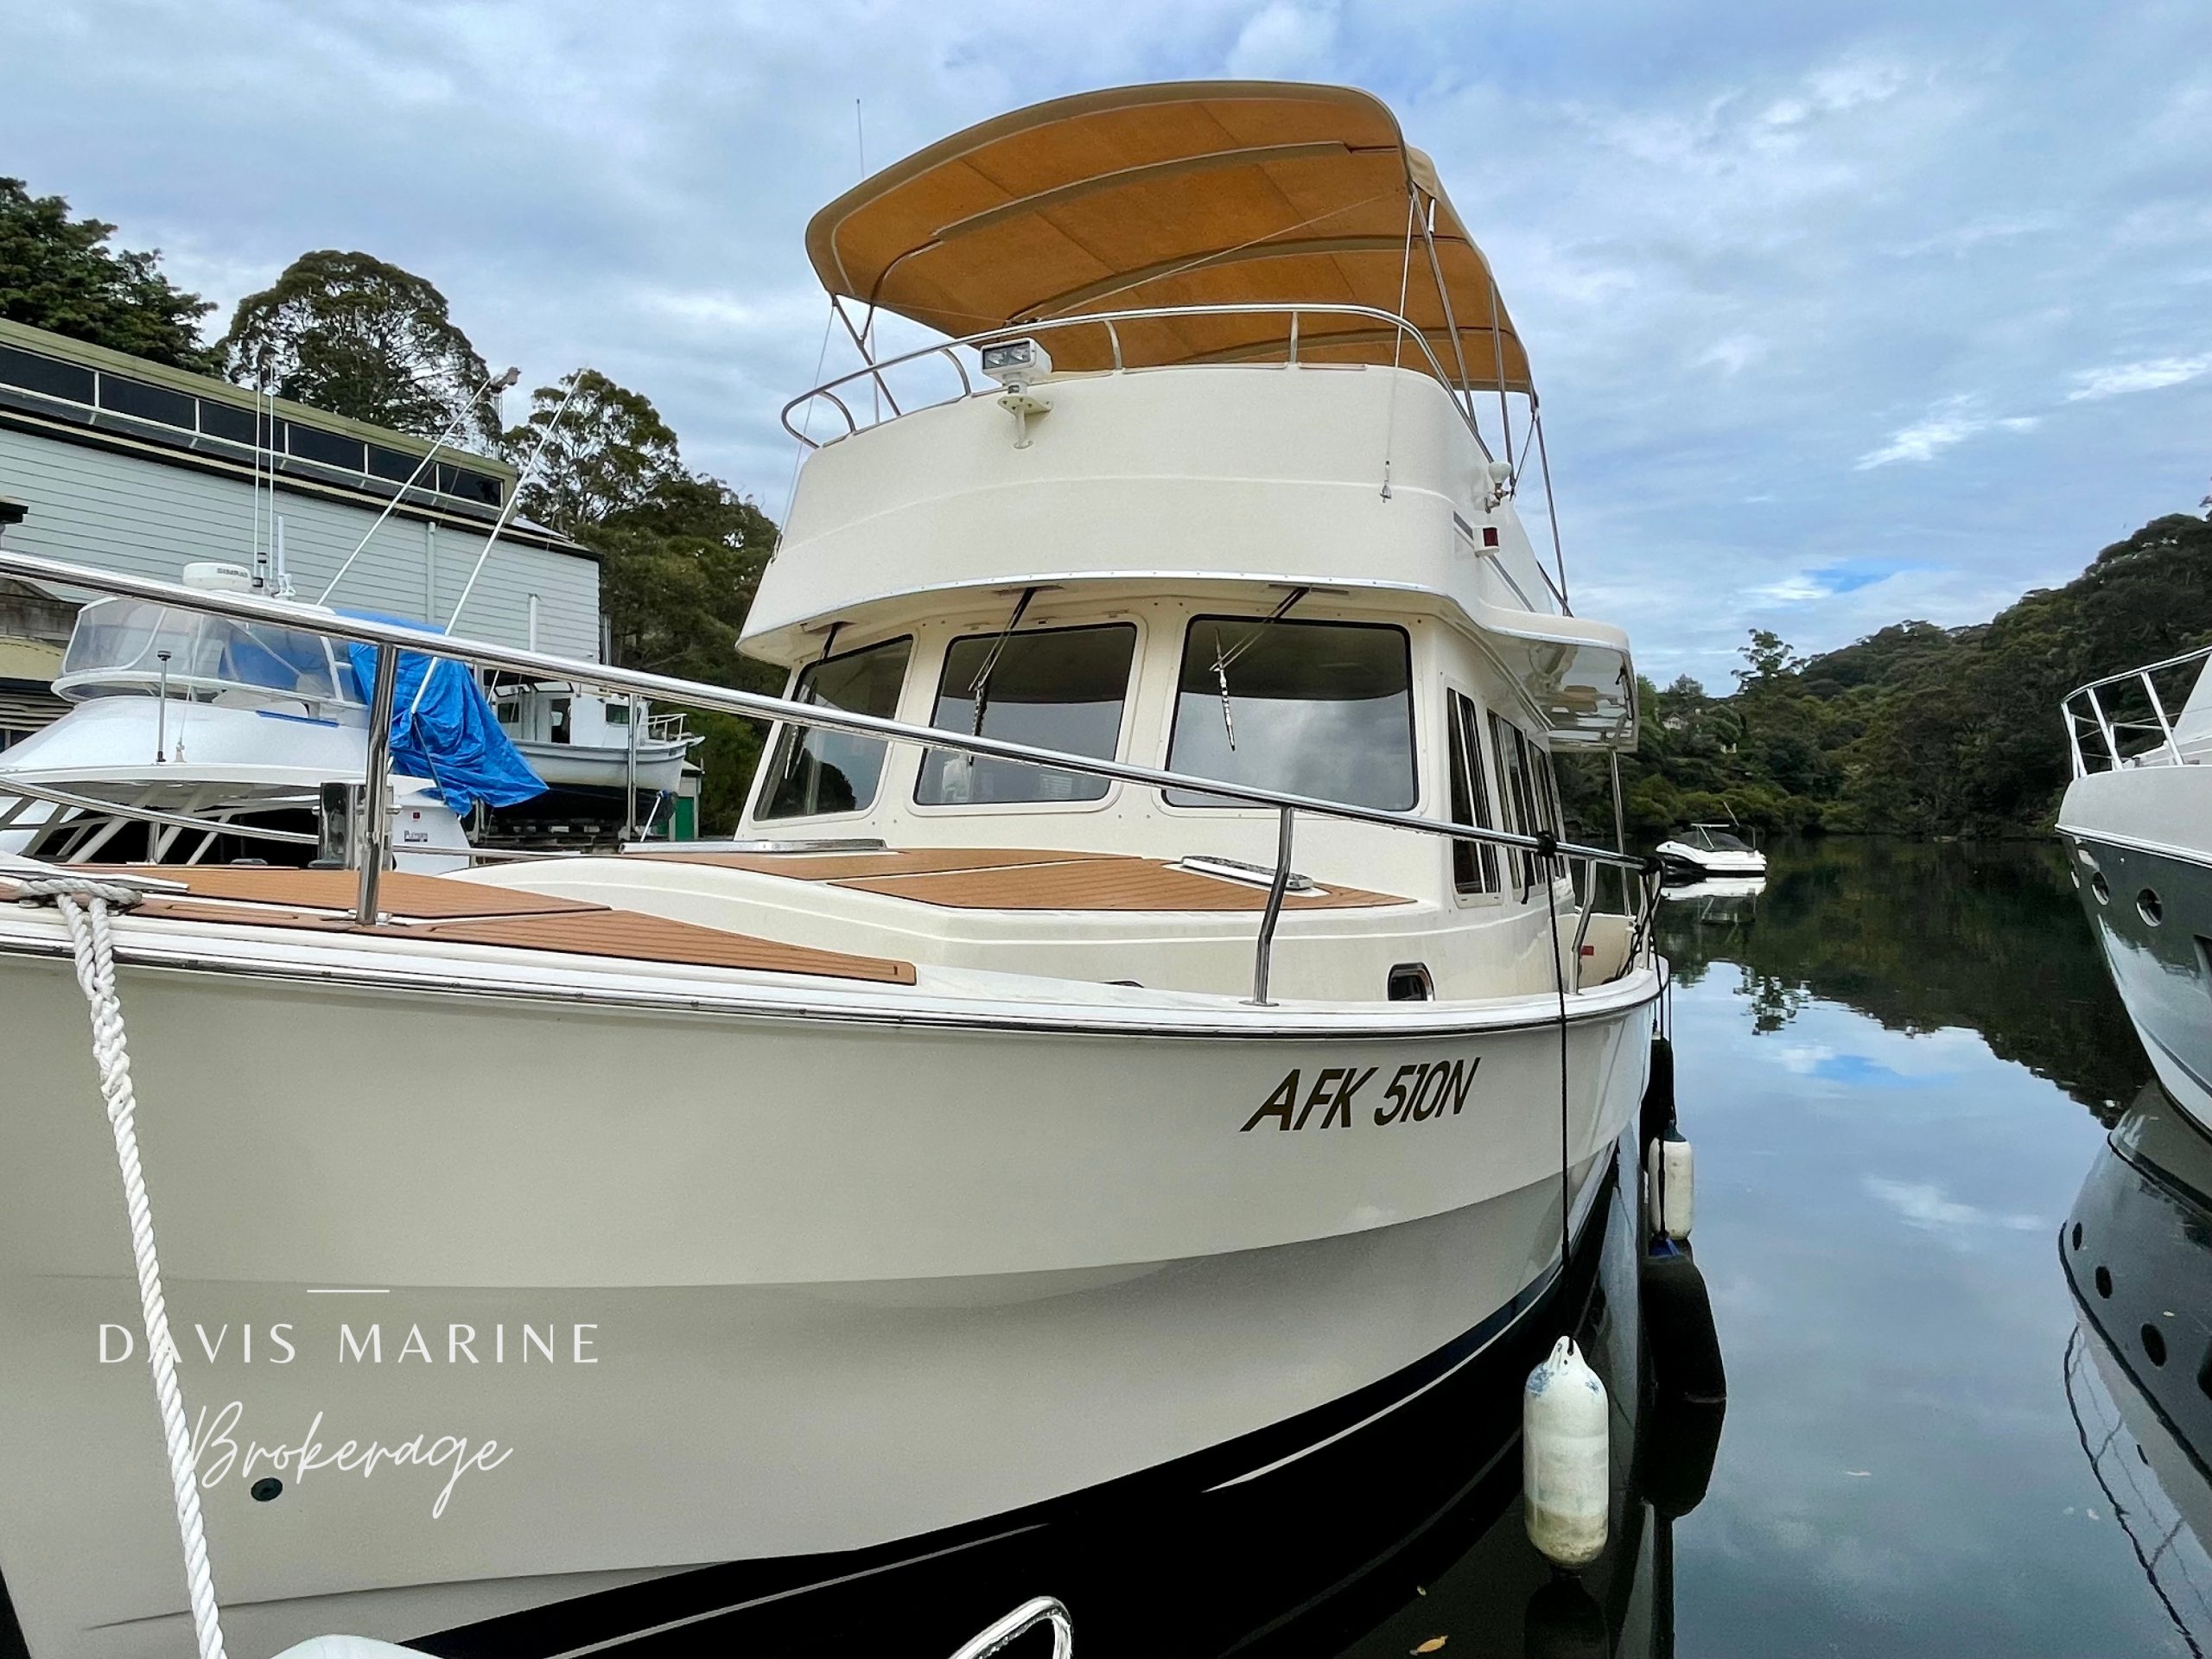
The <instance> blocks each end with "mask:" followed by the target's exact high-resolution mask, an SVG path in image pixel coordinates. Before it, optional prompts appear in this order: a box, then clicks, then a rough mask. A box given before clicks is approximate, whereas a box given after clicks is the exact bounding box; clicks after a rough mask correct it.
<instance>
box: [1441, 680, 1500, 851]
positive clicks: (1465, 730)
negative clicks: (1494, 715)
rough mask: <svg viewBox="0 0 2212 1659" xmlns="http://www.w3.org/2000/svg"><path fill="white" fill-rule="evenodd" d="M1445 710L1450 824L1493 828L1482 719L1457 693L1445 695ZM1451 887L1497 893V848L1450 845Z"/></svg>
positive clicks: (1463, 843)
mask: <svg viewBox="0 0 2212 1659" xmlns="http://www.w3.org/2000/svg"><path fill="white" fill-rule="evenodd" d="M1444 709H1445V719H1446V726H1447V727H1448V728H1449V731H1448V735H1449V738H1450V741H1451V746H1452V822H1453V823H1471V824H1473V825H1474V826H1475V827H1476V828H1477V829H1495V828H1496V827H1497V826H1496V825H1495V824H1494V823H1492V822H1491V816H1490V789H1489V785H1488V783H1487V781H1486V780H1485V779H1484V776H1483V772H1484V767H1483V728H1482V717H1481V715H1478V714H1477V713H1476V712H1475V705H1474V703H1473V702H1471V700H1469V699H1468V698H1466V697H1463V696H1460V695H1459V693H1458V692H1457V691H1447V692H1446V693H1445V694H1444ZM1452 886H1453V887H1456V888H1457V889H1459V891H1460V892H1461V893H1496V892H1497V848H1495V847H1493V846H1491V844H1490V843H1489V842H1486V841H1455V842H1452Z"/></svg>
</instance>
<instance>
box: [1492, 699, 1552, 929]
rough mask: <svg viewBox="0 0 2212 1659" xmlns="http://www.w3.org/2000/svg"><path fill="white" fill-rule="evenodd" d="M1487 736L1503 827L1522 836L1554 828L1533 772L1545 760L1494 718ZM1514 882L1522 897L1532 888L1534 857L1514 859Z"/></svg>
mask: <svg viewBox="0 0 2212 1659" xmlns="http://www.w3.org/2000/svg"><path fill="white" fill-rule="evenodd" d="M1490 732H1491V740H1492V741H1493V742H1494V744H1495V745H1496V747H1497V769H1498V797H1499V802H1500V804H1502V805H1503V808H1504V810H1505V827H1506V828H1507V829H1510V830H1512V831H1513V832H1514V833H1515V834H1516V835H1522V836H1533V835H1535V833H1536V832H1537V831H1538V830H1539V829H1551V828H1553V823H1552V814H1551V812H1550V811H1549V810H1547V808H1546V806H1545V804H1544V796H1543V793H1542V790H1543V787H1544V786H1543V785H1542V784H1541V782H1539V781H1538V777H1537V769H1536V763H1537V760H1539V759H1540V758H1541V759H1548V757H1546V756H1544V755H1543V752H1542V751H1541V749H1538V748H1536V747H1535V745H1533V744H1531V743H1530V742H1529V738H1528V734H1526V733H1524V732H1523V731H1522V729H1521V728H1519V727H1518V726H1516V725H1515V724H1514V723H1513V722H1512V721H1510V720H1506V719H1504V718H1503V717H1502V716H1500V715H1497V714H1492V715H1491V717H1490ZM1513 880H1514V884H1515V885H1516V886H1517V887H1519V888H1520V889H1521V891H1522V893H1524V894H1525V893H1527V892H1528V891H1529V888H1530V887H1534V886H1535V882H1536V856H1535V854H1534V853H1516V854H1514V855H1513Z"/></svg>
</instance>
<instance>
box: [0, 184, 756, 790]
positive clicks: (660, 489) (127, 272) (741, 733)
mask: <svg viewBox="0 0 2212 1659" xmlns="http://www.w3.org/2000/svg"><path fill="white" fill-rule="evenodd" d="M115 228H116V227H115V226H112V225H110V224H106V223H105V222H103V221H101V220H99V219H91V218H79V217H77V216H75V215H74V214H73V213H72V211H71V209H70V207H69V204H68V203H67V201H66V200H63V199H62V198H61V197H60V196H35V195H33V194H31V192H30V190H29V187H28V186H27V185H26V184H25V183H24V181H22V180H20V179H10V178H0V316H4V317H6V318H8V319H9V320H10V321H16V322H22V323H28V324H29V325H30V326H31V327H37V328H45V329H48V330H50V331H52V332H53V333H55V334H67V335H68V336H70V337H71V338H73V339H76V340H86V341H89V342H91V343H92V344H94V345H99V346H109V347H111V348H112V349H114V350H116V351H120V352H128V353H130V354H132V355H133V356H136V357H143V358H147V359H151V360H152V361H154V362H157V363H166V364H169V365H172V366H174V367H176V368H181V369H187V370H190V371H192V372H195V373H200V374H215V375H221V376H224V377H226V378H230V379H232V380H235V381H237V382H238V384H240V385H252V386H258V387H261V388H264V389H265V390H267V391H271V392H274V393H276V394H277V396H278V397H289V398H291V399H293V400H295V401H296V402H299V403H302V404H309V405H311V406H312V407H314V408H316V409H322V410H329V411H330V412H331V413H333V414H337V415H346V416H352V417H353V418H354V419H356V420H362V421H367V422H370V423H373V424H375V425H378V426H382V427H387V428H389V429H392V430H394V431H398V432H408V433H412V434H414V435H416V436H419V437H424V438H436V437H438V436H440V435H443V434H446V433H448V431H452V432H454V434H455V435H454V438H453V439H451V440H450V441H451V442H459V443H461V444H462V445H464V446H466V447H467V448H474V449H477V450H480V451H483V452H486V453H489V454H496V455H499V456H500V457H502V458H503V459H505V460H507V461H511V462H512V463H514V464H515V465H517V466H518V467H519V466H521V465H523V464H524V462H526V461H529V460H530V458H531V457H532V456H533V455H535V456H536V457H537V462H536V465H535V466H534V467H532V468H531V472H530V475H529V477H528V479H527V480H526V481H525V483H524V486H523V490H522V494H521V500H520V502H519V503H518V509H519V511H520V512H522V513H523V514H524V516H526V517H528V518H531V519H534V520H536V521H537V523H539V524H543V525H545V526H546V527H548V528H549V529H551V530H555V531H559V532H560V533H561V534H563V535H564V536H568V537H573V538H574V539H575V540H576V541H577V542H579V543H582V544H583V545H584V546H586V547H588V548H589V549H591V550H592V551H594V553H596V554H598V555H599V557H600V607H601V614H602V616H603V617H604V618H605V620H606V623H607V632H608V639H609V645H610V648H611V657H612V660H613V662H615V663H617V664H620V665H622V666H624V667H627V668H637V669H644V670H646V671H651V672H654V673H662V674H673V675H677V676H681V677H684V678H687V679H694V680H703V681H706V682H708V683H712V684H716V685H728V686H734V687H738V688H740V689H742V690H754V691H778V690H781V689H782V686H783V676H782V674H781V672H780V671H778V670H775V669H772V668H770V667H768V666H767V665H766V664H760V663H755V662H752V661H749V660H748V659H747V658H743V657H741V656H740V655H739V654H738V651H737V636H738V631H739V629H740V628H741V626H743V625H744V621H745V615H746V613H747V610H748V609H749V608H750V607H751V606H752V602H753V592H754V589H755V588H757V587H758V585H759V582H760V572H761V569H762V568H763V567H764V566H765V565H766V563H767V559H768V555H769V553H770V552H771V550H772V549H773V547H774V544H775V539H776V526H775V524H773V523H772V521H771V520H770V519H769V518H768V516H767V514H766V513H765V512H762V511H761V510H760V507H759V505H756V504H755V503H754V502H753V500H752V499H751V498H750V497H748V496H747V495H745V494H743V493H741V492H740V491H738V490H736V489H734V488H733V487H731V486H729V485H728V483H726V482H724V481H723V480H721V479H719V478H715V477H714V476H712V475H711V474H707V473H703V472H698V471H695V470H693V469H691V468H690V467H687V466H686V465H685V464H684V462H683V456H682V454H681V451H680V448H679V445H678V442H677V435H676V433H675V432H674V431H673V430H672V429H671V428H670V426H669V425H668V423H666V422H665V421H664V420H663V419H662V418H661V416H660V413H659V411H658V410H656V409H655V408H654V407H653V405H652V401H651V400H650V399H649V398H647V397H645V395H644V394H643V393H641V392H638V391H632V390H630V389H629V388H627V387H626V386H622V385H617V384H616V383H615V382H614V381H613V380H611V379H609V378H607V376H605V375H603V374H601V373H600V372H597V371H596V370H594V369H589V368H579V369H576V370H575V371H573V372H570V373H569V374H567V375H565V376H563V377H562V378H561V379H560V380H558V381H557V382H556V383H555V384H553V385H544V386H540V387H538V388H537V390H536V391H533V392H532V393H531V397H530V404H529V408H528V410H527V411H526V412H525V413H524V415H523V416H522V418H521V419H520V420H519V421H518V422H517V423H515V424H514V425H512V426H510V427H503V426H502V425H501V424H500V422H499V405H498V404H497V401H496V400H495V399H494V398H493V397H488V396H485V395H482V394H483V392H484V389H485V387H486V382H487V381H488V380H489V379H490V378H491V373H490V370H489V369H488V367H487V366H486V363H485V360H484V358H483V356H482V354H481V353H480V352H479V351H478V350H477V349H476V346H475V345H474V342H473V341H472V340H470V339H469V336H468V334H467V333H466V332H465V331H464V330H463V329H462V327H461V326H460V324H458V323H457V322H455V321H454V319H453V317H452V315H450V312H449V309H448V305H447V302H446V297H445V296H444V295H443V294H442V293H441V292H439V290H438V289H437V287H436V285H435V283H431V282H430V281H429V280H428V279H427V278H425V277H420V276H417V275H416V274H415V273H414V272H412V271H410V270H403V269H402V268H401V267H399V266H397V265H394V264H389V263H387V262H385V261H384V260H381V259H378V258H376V257H373V256H372V255H370V254H366V253H359V252H350V253H349V252H340V251H336V250H331V249H323V250H317V251H311V252H308V253H303V254H302V255H301V256H300V257H298V258H297V259H295V260H294V261H293V262H292V263H291V264H289V265H288V266H286V267H285V268H284V270H283V271H282V272H281V273H280V274H279V275H278V276H277V280H276V281H275V282H274V283H271V284H270V286H269V287H268V288H266V289H263V290H261V291H260V292H259V293H256V294H249V295H248V296H245V298H244V299H242V300H240V301H239V302H238V307H237V309H236V310H235V311H234V312H233V313H232V317H231V321H230V326H229V327H228V328H227V329H226V330H225V332H224V333H223V334H222V335H221V336H220V337H219V339H217V340H213V342H209V341H207V340H205V339H203V337H202V334H201V320H202V319H203V318H205V317H207V315H208V314H209V313H211V312H213V310H214V308H215V307H214V306H213V303H212V302H209V301H207V300H204V299H202V298H200V296H198V295H196V294H192V293H188V292H187V291H186V290H184V289H181V288H179V287H177V286H176V285H175V283H172V282H170V281H169V279H168V277H166V276H164V275H163V274H162V270H161V269H160V254H159V251H143V252H139V251H124V250H122V249H118V248H116V247H114V246H112V245H111V238H112V237H113V235H114V233H115ZM556 413H557V414H558V416H559V419H558V422H557V424H556V419H555V417H556ZM541 444H542V446H543V453H542V454H541V453H539V451H540V446H541ZM429 620H431V621H434V622H435V621H436V620H438V619H437V618H435V617H433V618H431V619H429ZM692 725H693V727H694V728H695V729H696V730H698V731H700V732H702V733H703V734H704V735H705V738H706V742H705V744H704V745H703V747H702V751H701V753H700V756H699V759H700V760H701V763H702V766H703V767H704V770H705V781H704V785H703V794H702V799H701V802H700V817H701V822H702V825H704V826H707V827H709V829H715V830H727V829H730V828H732V827H734V825H735V823H736V822H737V817H738V813H739V811H740V810H741V807H742V805H743V800H744V793H745V790H746V786H747V785H748V784H749V783H750V782H751V780H752V777H753V766H754V764H755V762H756V761H757V760H758V758H759V755H760V738H761V733H760V728H758V727H756V726H755V725H754V724H753V722H751V721H745V720H740V719H737V718H735V717H733V716H730V715H716V714H713V713H706V712H695V713H694V714H693V715H692Z"/></svg>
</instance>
